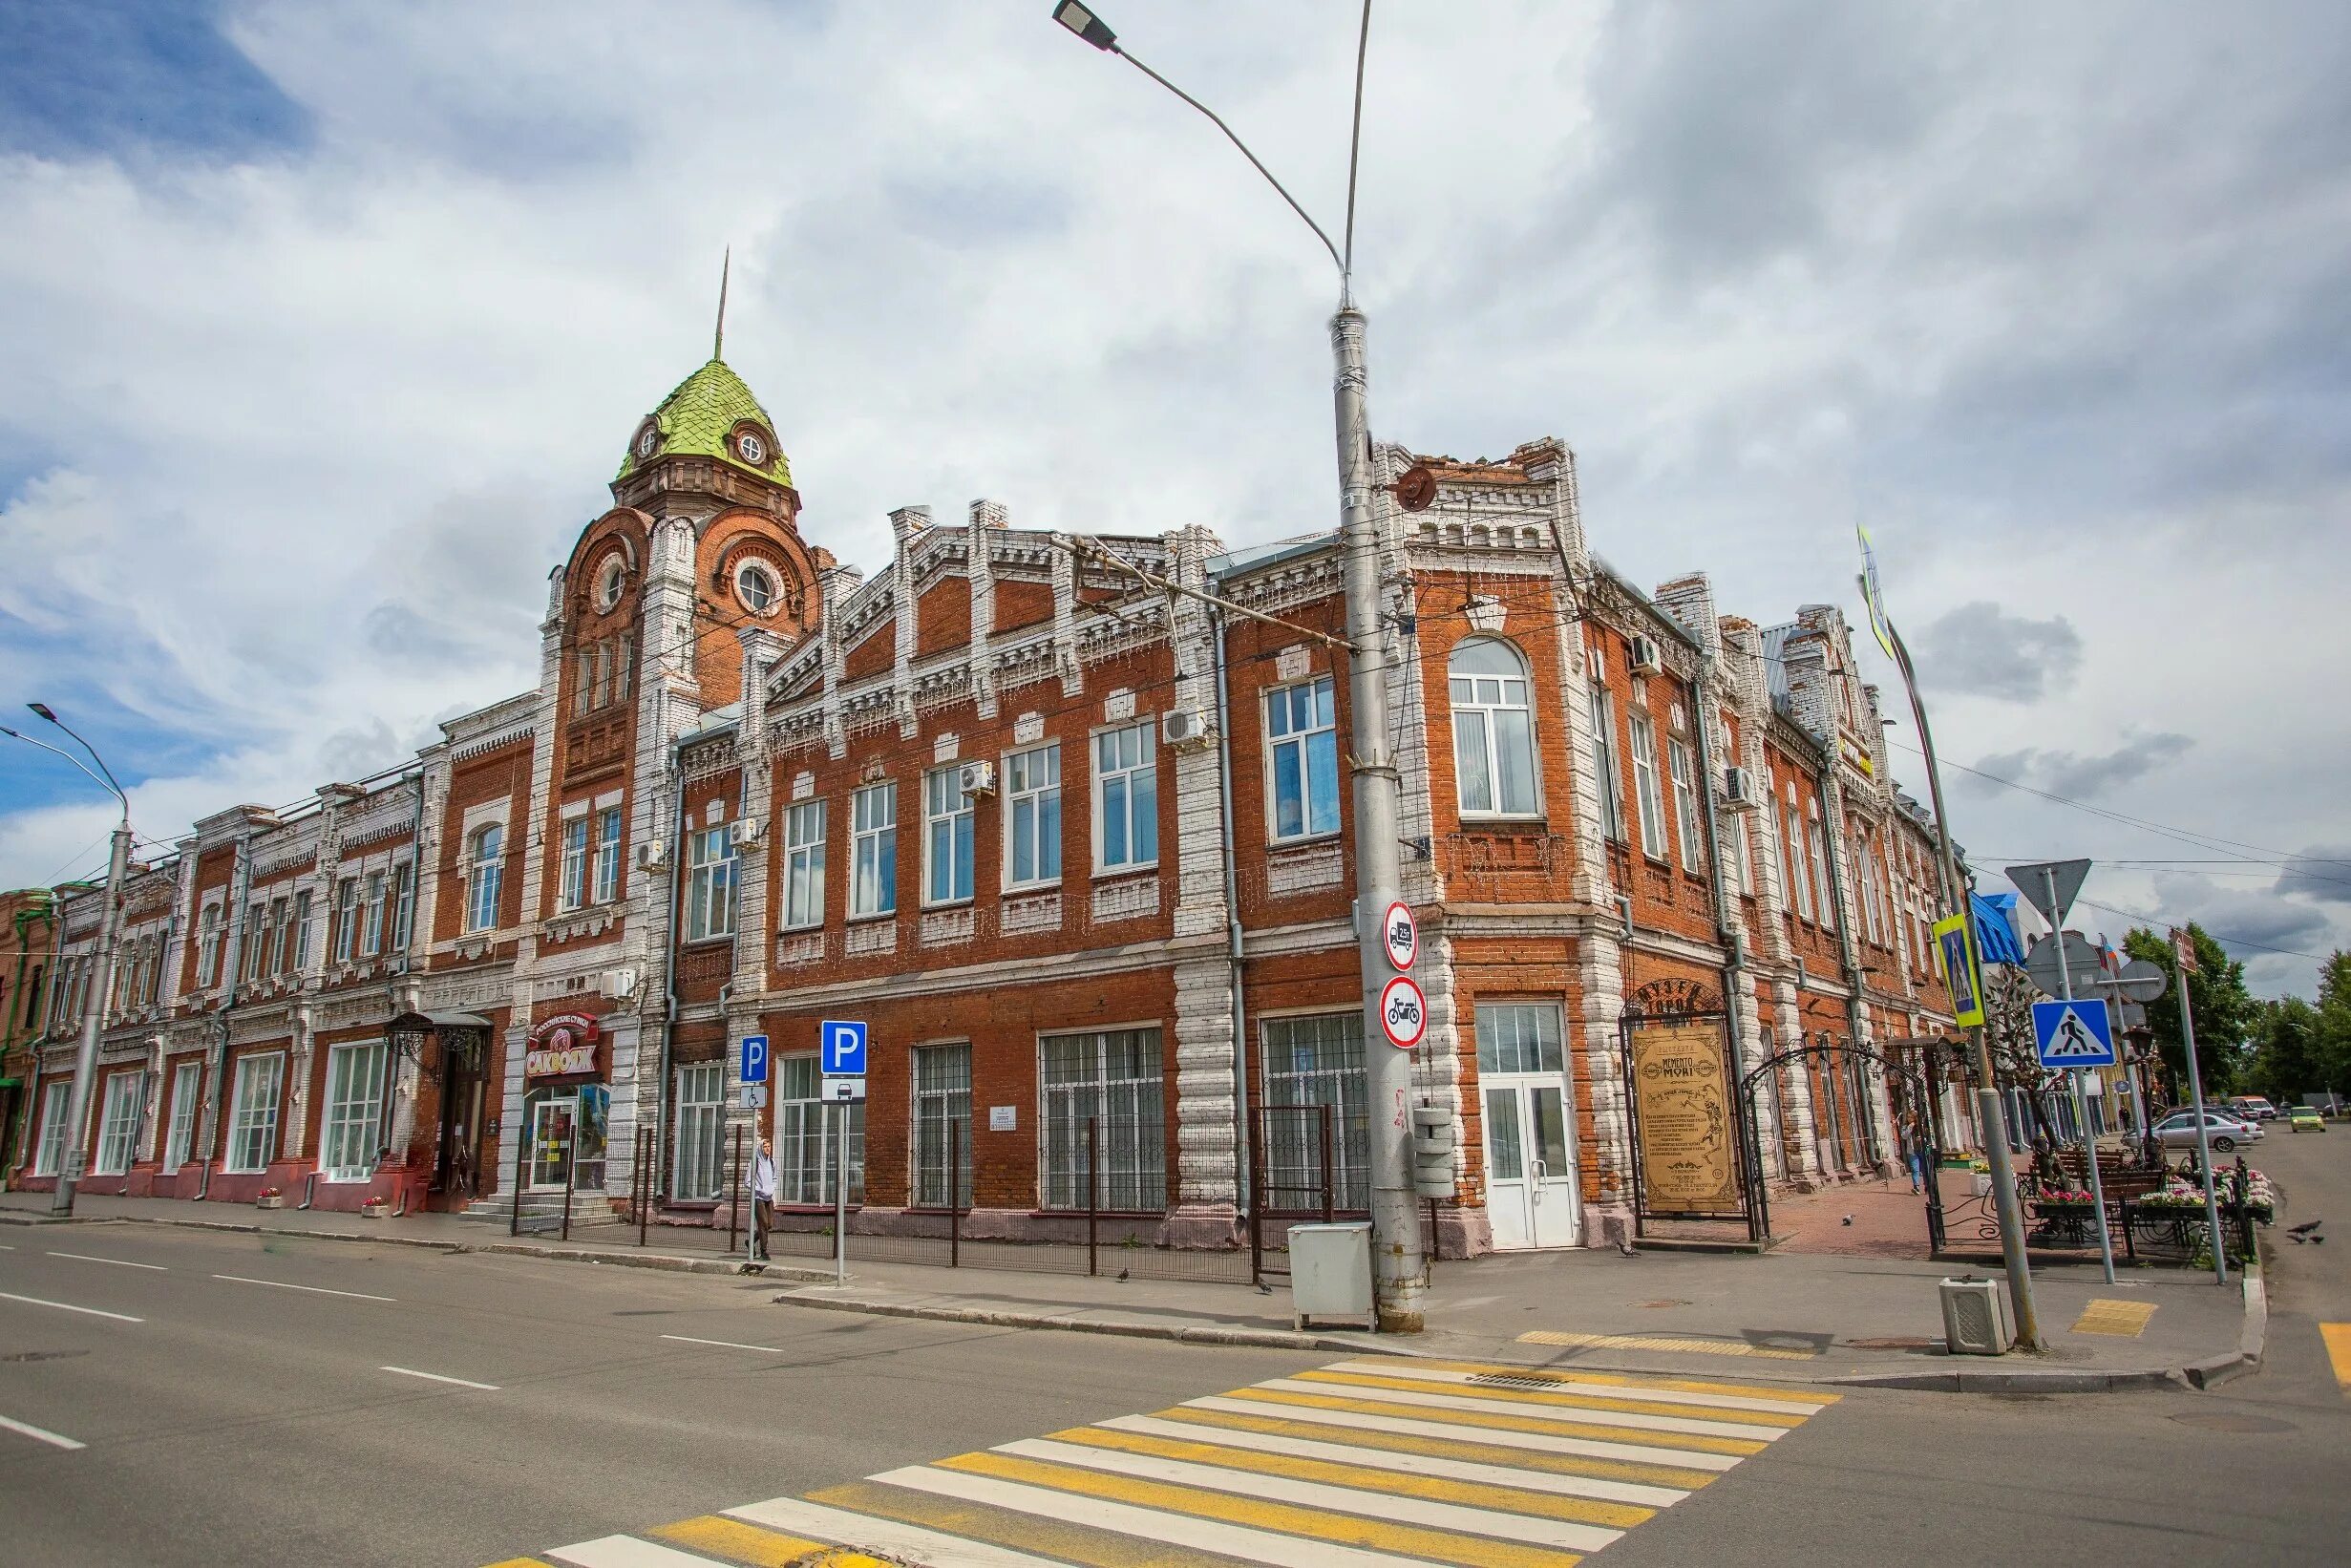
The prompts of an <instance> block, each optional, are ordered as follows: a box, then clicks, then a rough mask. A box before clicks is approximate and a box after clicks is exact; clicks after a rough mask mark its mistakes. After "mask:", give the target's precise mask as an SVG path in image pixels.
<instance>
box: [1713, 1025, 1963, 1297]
mask: <svg viewBox="0 0 2351 1568" xmlns="http://www.w3.org/2000/svg"><path fill="white" fill-rule="evenodd" d="M1797 1038H1798V1040H1799V1041H1800V1042H1801V1041H1802V1038H1803V1037H1802V1036H1801V1035H1799V1036H1798V1037H1797ZM1808 1056H1817V1057H1820V1058H1822V1060H1823V1061H1824V1063H1825V1062H1826V1061H1827V1060H1828V1059H1829V1058H1831V1057H1835V1056H1846V1057H1851V1058H1858V1059H1859V1060H1861V1061H1863V1062H1865V1063H1875V1064H1876V1065H1877V1067H1878V1068H1879V1070H1882V1071H1886V1072H1890V1073H1894V1074H1896V1075H1898V1076H1899V1077H1900V1078H1901V1079H1902V1081H1903V1082H1904V1083H1905V1084H1907V1085H1909V1086H1910V1087H1911V1088H1913V1089H1914V1090H1916V1091H1917V1103H1918V1104H1920V1105H1925V1106H1930V1107H1931V1106H1932V1105H1933V1104H1934V1100H1933V1099H1932V1097H1931V1096H1930V1094H1929V1089H1928V1084H1927V1080H1926V1075H1925V1074H1924V1073H1922V1072H1920V1071H1918V1070H1917V1069H1916V1068H1913V1067H1910V1066H1908V1065H1907V1064H1905V1063H1903V1062H1900V1061H1898V1060H1896V1058H1894V1057H1892V1056H1889V1055H1887V1054H1886V1053H1885V1052H1884V1051H1882V1050H1879V1049H1876V1048H1874V1047H1873V1046H1866V1045H1857V1044H1855V1043H1853V1041H1850V1040H1846V1041H1839V1040H1836V1039H1833V1038H1832V1037H1831V1035H1830V1034H1829V1032H1828V1030H1826V1029H1823V1030H1822V1031H1821V1032H1820V1034H1819V1036H1818V1037H1817V1038H1816V1039H1814V1040H1813V1041H1812V1042H1811V1043H1810V1044H1802V1043H1799V1044H1797V1045H1793V1046H1790V1047H1788V1048H1786V1049H1781V1050H1775V1051H1773V1052H1772V1053H1771V1054H1770V1055H1769V1056H1766V1057H1765V1058H1764V1059H1763V1060H1762V1061H1760V1062H1757V1063H1756V1064H1755V1065H1754V1066H1753V1067H1751V1068H1749V1069H1748V1070H1747V1071H1746V1072H1745V1073H1744V1074H1742V1075H1741V1077H1740V1079H1739V1112H1740V1115H1741V1117H1742V1119H1744V1120H1745V1121H1746V1123H1747V1150H1748V1153H1749V1157H1750V1158H1751V1160H1752V1161H1753V1166H1752V1169H1751V1170H1750V1171H1749V1172H1748V1179H1749V1180H1750V1181H1751V1182H1752V1183H1753V1188H1754V1193H1755V1201H1756V1204H1757V1206H1758V1208H1759V1209H1760V1210H1761V1212H1762V1216H1763V1231H1764V1234H1765V1235H1766V1236H1769V1235H1770V1234H1771V1205H1770V1198H1769V1196H1768V1193H1767V1189H1766V1188H1765V1186H1764V1171H1763V1146H1762V1141H1761V1139H1762V1133H1763V1129H1762V1126H1761V1124H1760V1123H1759V1121H1758V1119H1757V1117H1756V1114H1755V1086H1756V1085H1757V1084H1759V1083H1761V1082H1762V1081H1763V1080H1764V1078H1765V1076H1766V1075H1767V1074H1769V1073H1770V1072H1772V1071H1774V1070H1776V1069H1778V1068H1781V1067H1784V1066H1786V1065H1788V1064H1789V1063H1790V1062H1800V1061H1802V1060H1803V1059H1804V1058H1806V1057H1808ZM1918 1126H1919V1128H1920V1130H1921V1131H1923V1132H1924V1133H1925V1134H1926V1140H1927V1141H1926V1146H1925V1147H1924V1148H1923V1149H1921V1150H1920V1151H1919V1155H1920V1159H1921V1161H1922V1163H1923V1166H1924V1174H1925V1176H1926V1179H1925V1180H1924V1181H1923V1182H1922V1183H1921V1184H1920V1185H1922V1186H1923V1187H1924V1188H1925V1194H1924V1196H1925V1197H1926V1228H1927V1243H1928V1248H1929V1251H1930V1252H1931V1253H1939V1252H1941V1251H1942V1249H1943V1202H1942V1191H1941V1188H1940V1187H1939V1186H1938V1183H1937V1182H1936V1179H1935V1173H1936V1171H1937V1169H1938V1161H1939V1160H1940V1157H1941V1151H1940V1150H1939V1149H1938V1148H1937V1147H1936V1145H1935V1118H1934V1116H1933V1115H1932V1114H1929V1115H1926V1116H1923V1117H1920V1118H1919V1119H1918Z"/></svg>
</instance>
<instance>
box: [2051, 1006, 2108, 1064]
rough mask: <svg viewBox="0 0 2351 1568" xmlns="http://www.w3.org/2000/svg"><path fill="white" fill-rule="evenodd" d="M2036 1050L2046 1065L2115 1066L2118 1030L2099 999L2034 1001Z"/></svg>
mask: <svg viewBox="0 0 2351 1568" xmlns="http://www.w3.org/2000/svg"><path fill="white" fill-rule="evenodd" d="M2033 1049H2034V1050H2035V1051H2036V1052H2037V1053H2039V1055H2040V1057H2041V1065H2042V1066H2043V1067H2112V1066H2113V1065H2114V1033H2113V1031H2112V1030H2111V1029H2109V1028H2107V1009H2106V1007H2105V1006H2103V1005H2101V1004H2099V1003H2096V1002H2036V1003H2034V1004H2033Z"/></svg>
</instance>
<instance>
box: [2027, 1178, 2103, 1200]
mask: <svg viewBox="0 0 2351 1568" xmlns="http://www.w3.org/2000/svg"><path fill="white" fill-rule="evenodd" d="M2034 1196H2035V1197H2037V1198H2038V1199H2039V1200H2040V1201H2041V1202H2044V1203H2088V1202H2091V1201H2093V1199H2092V1198H2091V1197H2090V1196H2089V1189H2088V1188H2086V1187H2052V1186H2050V1185H2049V1184H2048V1183H2047V1182H2045V1181H2044V1182H2043V1183H2042V1184H2041V1190H2040V1192H2038V1193H2037V1194H2035V1195H2034Z"/></svg>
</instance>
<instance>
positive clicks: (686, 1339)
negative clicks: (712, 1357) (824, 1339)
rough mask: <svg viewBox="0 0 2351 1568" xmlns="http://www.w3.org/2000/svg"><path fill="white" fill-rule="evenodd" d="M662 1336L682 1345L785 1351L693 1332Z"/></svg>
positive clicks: (765, 1351) (766, 1353)
mask: <svg viewBox="0 0 2351 1568" xmlns="http://www.w3.org/2000/svg"><path fill="white" fill-rule="evenodd" d="M662 1338H663V1339H666V1340H676V1341H677V1342H678V1343H679V1344H681V1345H715V1346H719V1347H720V1348H722V1349H727V1350H757V1351H759V1352H760V1353H761V1354H763V1355H770V1356H780V1355H782V1354H783V1353H784V1352H783V1351H782V1350H779V1349H777V1348H776V1347H775V1346H773V1345H744V1344H742V1343H740V1342H739V1341H736V1340H698V1339H696V1338H694V1336H693V1335H691V1334H664V1335H663V1336H662Z"/></svg>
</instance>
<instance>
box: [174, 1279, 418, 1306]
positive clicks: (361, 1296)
mask: <svg viewBox="0 0 2351 1568" xmlns="http://www.w3.org/2000/svg"><path fill="white" fill-rule="evenodd" d="M213 1278H214V1279H216V1280H226V1281H227V1282H229V1283H231V1284H239V1285H267V1286H269V1287H270V1288H271V1289H272V1290H307V1291H308V1292H309V1293H310V1294H311V1295H313V1296H349V1298H351V1300H353V1301H355V1302H390V1301H396V1300H398V1298H397V1297H394V1296H371V1295H369V1294H368V1293H367V1292H366V1291H364V1290H328V1288H327V1287H326V1286H325V1285H289V1284H287V1283H286V1282H285V1281H284V1280H249V1279H247V1278H245V1277H244V1275H242V1274H216V1275H214V1276H213Z"/></svg>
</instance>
